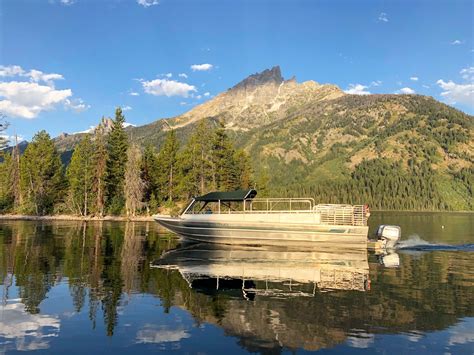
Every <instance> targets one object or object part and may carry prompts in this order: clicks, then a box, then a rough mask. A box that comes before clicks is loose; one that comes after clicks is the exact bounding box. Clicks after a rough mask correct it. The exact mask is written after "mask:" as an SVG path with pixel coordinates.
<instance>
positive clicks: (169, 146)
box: [158, 130, 179, 202]
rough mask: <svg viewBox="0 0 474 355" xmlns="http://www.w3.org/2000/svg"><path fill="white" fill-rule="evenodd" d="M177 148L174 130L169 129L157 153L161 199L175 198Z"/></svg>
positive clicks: (170, 199) (169, 199) (170, 200)
mask: <svg viewBox="0 0 474 355" xmlns="http://www.w3.org/2000/svg"><path fill="white" fill-rule="evenodd" d="M178 150H179V144H178V140H177V139H176V132H175V131H174V130H171V131H169V132H168V135H167V136H166V139H165V142H164V144H163V147H162V148H161V150H160V153H159V154H158V165H159V166H160V174H159V176H158V183H159V186H160V193H161V197H162V198H163V200H167V201H169V202H173V199H175V197H176V196H175V192H176V186H177V184H178V178H177V177H178V159H177V155H178Z"/></svg>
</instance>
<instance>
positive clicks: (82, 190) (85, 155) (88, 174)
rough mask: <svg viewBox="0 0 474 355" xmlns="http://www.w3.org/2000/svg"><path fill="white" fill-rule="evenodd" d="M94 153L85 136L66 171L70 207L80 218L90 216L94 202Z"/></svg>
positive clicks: (89, 141) (93, 148) (90, 143)
mask: <svg viewBox="0 0 474 355" xmlns="http://www.w3.org/2000/svg"><path fill="white" fill-rule="evenodd" d="M94 151H95V146H94V144H93V143H92V140H91V137H90V135H88V134H87V135H86V136H84V138H83V139H82V140H81V142H80V143H79V144H78V145H77V146H76V148H75V149H74V153H73V154H72V158H71V162H70V163H69V166H68V169H67V178H68V181H69V201H70V207H71V208H72V209H73V211H74V212H76V213H77V214H80V215H82V216H87V215H88V214H90V212H91V210H93V203H94V202H95V201H94V196H93V195H94V185H93V184H94V173H95V171H94V170H95V169H94V168H95V167H94Z"/></svg>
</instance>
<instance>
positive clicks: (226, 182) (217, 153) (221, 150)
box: [211, 123, 239, 191]
mask: <svg viewBox="0 0 474 355" xmlns="http://www.w3.org/2000/svg"><path fill="white" fill-rule="evenodd" d="M211 154H212V157H211V162H212V181H213V185H214V188H215V189H217V190H223V191H226V190H227V191H229V190H234V189H235V188H236V187H238V185H239V174H238V171H237V170H236V168H235V161H234V148H233V147H232V143H231V141H230V139H229V137H228V136H227V133H226V132H225V127H224V125H223V123H220V124H219V127H217V129H216V130H215V131H214V137H213V139H212V146H211Z"/></svg>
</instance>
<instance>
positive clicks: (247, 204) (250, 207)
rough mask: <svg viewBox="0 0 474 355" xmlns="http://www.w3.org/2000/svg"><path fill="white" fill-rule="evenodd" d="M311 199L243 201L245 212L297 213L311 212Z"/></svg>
mask: <svg viewBox="0 0 474 355" xmlns="http://www.w3.org/2000/svg"><path fill="white" fill-rule="evenodd" d="M313 206H314V199H312V198H254V199H251V200H245V201H244V211H246V212H282V211H289V212H298V211H311V210H313Z"/></svg>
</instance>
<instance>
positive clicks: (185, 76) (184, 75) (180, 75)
mask: <svg viewBox="0 0 474 355" xmlns="http://www.w3.org/2000/svg"><path fill="white" fill-rule="evenodd" d="M178 76H179V77H180V78H185V79H187V78H188V76H187V75H186V74H184V73H180V74H178Z"/></svg>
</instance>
